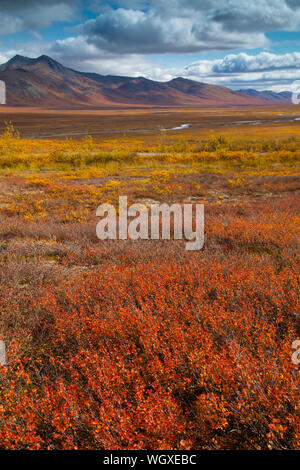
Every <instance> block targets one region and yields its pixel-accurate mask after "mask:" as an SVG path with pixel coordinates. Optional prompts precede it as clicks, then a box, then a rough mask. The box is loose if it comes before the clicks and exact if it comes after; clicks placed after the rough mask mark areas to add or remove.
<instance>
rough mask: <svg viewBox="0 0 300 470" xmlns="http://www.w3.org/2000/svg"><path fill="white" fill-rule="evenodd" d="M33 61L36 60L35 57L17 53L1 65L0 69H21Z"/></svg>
mask: <svg viewBox="0 0 300 470" xmlns="http://www.w3.org/2000/svg"><path fill="white" fill-rule="evenodd" d="M32 62H34V59H30V58H29V57H24V56H22V55H19V54H17V55H15V56H14V57H12V58H11V59H10V60H9V61H8V62H6V64H3V65H1V67H0V70H15V69H21V68H23V67H27V66H28V65H30V64H32Z"/></svg>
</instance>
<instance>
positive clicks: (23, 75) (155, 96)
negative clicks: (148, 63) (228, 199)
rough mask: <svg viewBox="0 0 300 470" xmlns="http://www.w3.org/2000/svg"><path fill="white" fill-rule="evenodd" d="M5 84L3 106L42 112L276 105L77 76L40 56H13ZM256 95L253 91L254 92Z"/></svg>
mask: <svg viewBox="0 0 300 470" xmlns="http://www.w3.org/2000/svg"><path fill="white" fill-rule="evenodd" d="M0 80H3V81H4V82H5V83H6V89H7V104H8V105H12V106H36V107H43V108H49V107H52V108H85V107H94V108H101V107H112V106H186V107H209V106H255V105H263V104H266V103H268V104H270V102H272V101H273V102H277V103H278V100H276V99H273V100H272V99H271V97H270V98H269V96H268V97H267V98H266V96H265V95H261V94H260V92H256V93H257V94H255V93H252V94H251V93H250V92H249V90H246V91H243V92H242V91H233V90H231V89H229V88H225V87H221V86H216V85H208V84H205V83H201V82H196V81H192V80H187V79H184V78H175V79H173V80H170V81H168V82H156V81H153V80H148V79H146V78H144V77H118V76H109V75H108V76H103V75H99V74H96V73H83V72H77V71H75V70H72V69H70V68H67V67H64V66H63V65H62V64H60V63H58V62H57V61H55V60H53V59H51V57H48V56H46V55H42V56H40V57H38V58H36V59H31V58H28V57H23V56H20V55H17V56H15V57H13V58H12V59H10V60H9V61H8V62H7V63H5V64H3V65H1V66H0ZM253 91H254V92H255V90H253Z"/></svg>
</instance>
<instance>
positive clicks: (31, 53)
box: [0, 0, 300, 91]
mask: <svg viewBox="0 0 300 470" xmlns="http://www.w3.org/2000/svg"><path fill="white" fill-rule="evenodd" d="M0 19H1V23H0V24H1V26H0V63H4V62H6V61H7V60H8V59H10V58H11V57H13V56H14V55H16V54H21V55H24V56H27V57H38V56H39V55H42V54H46V55H49V56H50V57H52V58H53V59H56V60H58V61H59V62H61V63H62V64H63V65H66V66H68V67H71V68H73V69H75V70H80V71H85V72H97V73H100V74H103V75H126V76H144V77H146V78H150V79H153V80H158V81H167V80H171V79H172V78H175V77H178V76H181V77H184V78H189V79H192V80H197V81H201V82H205V83H212V84H216V85H223V86H227V87H230V88H233V89H245V88H255V89H257V90H265V89H269V90H274V91H283V90H291V89H293V87H294V86H295V84H294V83H295V81H297V80H300V52H299V51H300V0H115V1H113V0H112V1H106V0H103V1H102V0H100V1H99V0H86V1H83V0H0Z"/></svg>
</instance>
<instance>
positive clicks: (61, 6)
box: [0, 0, 79, 35]
mask: <svg viewBox="0 0 300 470" xmlns="http://www.w3.org/2000/svg"><path fill="white" fill-rule="evenodd" d="M77 4H79V1H77V0H14V1H11V0H1V1H0V11H1V29H0V34H1V35H4V34H13V33H16V32H19V31H26V30H29V31H34V30H39V29H42V28H46V27H48V26H49V25H51V23H53V22H54V21H71V20H73V19H74V18H75V14H76V11H77V9H76V8H77Z"/></svg>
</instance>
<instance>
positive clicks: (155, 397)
mask: <svg viewBox="0 0 300 470" xmlns="http://www.w3.org/2000/svg"><path fill="white" fill-rule="evenodd" d="M6 139H11V140H10V142H15V141H13V138H12V136H11V135H9V136H8V137H7V136H6ZM21 142H22V141H21ZM212 142H215V140H214V141H212V140H208V141H207V142H206V144H203V145H206V147H207V149H206V150H203V152H208V153H210V152H212V153H213V155H215V152H217V151H220V150H218V149H214V148H211V147H210V145H212ZM219 144H220V143H219ZM10 145H19V144H18V143H17V144H13V143H11V144H10ZM22 145H28V143H27V144H25V143H22ZM42 145H46V144H44V143H43V144H42ZM52 145H53V146H54V145H56V144H54V143H53V144H52ZM57 145H58V144H57ZM59 145H62V144H59ZM72 145H75V144H72ZM84 145H88V143H87V142H86V143H85V144H84ZM220 145H223V144H222V142H221V144H220ZM226 145H227V144H226ZM231 145H233V144H231ZM236 145H238V144H236ZM239 145H240V144H239ZM253 145H254V144H253ZM258 145H263V144H262V143H257V146H258ZM270 145H272V144H270ZM285 145H287V144H285ZM289 145H290V146H291V147H292V145H293V143H292V140H291V141H290V144H289ZM88 151H89V150H88V149H87V152H88ZM201 151H202V150H201ZM228 151H229V150H228ZM233 151H234V150H233ZM272 151H273V150H272ZM274 151H275V150H274ZM180 152H183V154H184V152H185V150H182V149H180ZM236 152H237V150H236ZM239 152H240V150H239ZM244 152H245V155H246V154H247V149H244ZM291 152H293V150H291ZM295 152H296V150H295ZM295 152H294V153H295ZM205 155H207V154H205ZM213 155H212V158H215V160H214V162H215V163H214V165H215V167H214V169H211V170H210V172H209V171H208V169H207V168H206V170H205V171H206V173H205V176H203V171H202V170H201V169H199V166H197V164H194V163H193V161H192V158H190V156H189V155H187V157H186V160H185V162H184V164H185V167H182V168H180V169H179V170H178V167H177V166H176V165H177V164H178V159H179V154H177V161H176V162H175V163H176V165H175V166H174V167H172V166H171V163H170V164H169V166H168V170H169V171H167V172H166V168H165V167H164V168H161V167H158V166H157V162H156V163H155V164H154V163H153V162H151V164H150V165H149V163H148V164H147V168H145V167H143V166H141V165H142V164H141V163H140V164H139V165H140V166H139V165H138V163H137V162H135V164H134V165H131V166H129V167H128V168H121V169H120V168H119V170H118V171H116V167H115V166H114V167H113V168H105V169H103V168H102V167H101V168H100V167H97V168H94V170H93V171H94V173H93V171H92V170H91V169H90V168H88V169H87V168H84V169H83V170H82V173H81V174H79V173H73V174H66V173H63V172H62V170H61V172H59V170H57V171H56V173H53V174H51V175H50V176H49V175H48V174H42V173H39V174H36V173H35V174H34V173H30V174H28V173H22V172H21V170H20V171H17V170H16V169H15V170H14V172H9V173H5V172H4V173H3V174H2V192H1V194H0V208H1V214H2V220H3V221H5V224H1V227H0V240H1V245H0V254H1V265H0V312H1V319H0V331H1V339H3V340H4V341H5V342H6V344H7V347H8V365H7V366H3V367H1V369H0V373H1V375H0V447H1V448H2V449H125V450H126V449H251V450H253V449H297V448H299V447H300V445H299V443H300V426H299V415H298V413H299V370H298V367H297V366H296V365H295V364H293V363H292V360H291V355H292V349H291V344H292V342H293V341H294V340H295V339H296V338H297V337H299V334H300V331H299V297H298V289H299V279H298V275H297V273H298V264H297V262H298V237H299V215H298V214H297V210H296V207H297V201H298V199H297V193H296V183H295V179H294V177H295V172H296V170H295V168H294V167H293V165H294V162H292V159H291V161H290V163H289V164H288V166H287V167H284V169H282V168H281V167H280V168H278V167H276V168H275V167H274V168H275V169H274V168H271V167H270V164H271V163H270V162H269V164H268V165H267V167H266V168H267V170H265V173H263V172H261V173H260V174H258V173H257V172H255V171H254V170H253V172H252V173H251V171H250V170H249V168H248V170H247V171H246V170H245V171H244V172H241V171H234V170H233V169H232V168H230V170H228V169H224V166H222V163H220V161H224V158H225V157H224V156H223V157H222V156H220V159H221V160H218V159H217V157H214V156H213ZM247 155H248V156H247V158H248V159H249V158H250V157H249V154H247ZM174 158H175V157H174ZM199 158H200V157H199ZM205 158H209V155H207V156H206V157H205ZM274 158H275V157H274ZM280 158H281V157H280ZM245 159H246V157H245ZM276 159H277V160H276V163H277V164H278V162H279V157H278V156H277V157H276ZM175 160H176V159H175ZM249 161H250V159H249ZM218 162H219V163H218ZM272 162H273V160H272ZM273 163H274V162H273ZM151 165H152V166H151ZM218 165H219V166H218ZM256 170H257V168H256ZM53 171H54V170H53ZM141 175H143V178H144V179H143V181H142V180H141ZM201 175H202V176H201ZM72 178H73V179H72ZM122 178H124V179H122ZM145 178H146V179H145ZM201 178H202V179H201ZM208 180H209V183H207V186H206V183H205V181H208ZM114 181H118V182H117V183H114ZM197 185H198V186H197ZM68 186H69V189H70V191H69V192H68V191H67V188H68ZM126 186H127V188H128V190H129V194H130V197H131V199H132V200H139V198H140V199H141V198H143V197H144V198H146V197H150V196H151V197H154V198H155V199H157V198H159V199H160V200H162V199H164V200H168V201H169V200H181V201H183V200H184V198H186V197H187V195H188V194H194V195H195V196H194V197H195V199H196V200H199V201H200V200H201V201H204V202H205V203H206V205H205V211H206V222H205V235H206V243H205V248H204V250H202V251H199V252H192V253H191V252H189V253H188V252H186V251H185V249H184V246H185V244H184V243H183V242H181V241H172V240H171V241H138V242H131V241H130V240H129V241H119V242H118V241H107V242H100V241H99V240H97V239H96V236H95V218H93V217H94V215H93V211H94V212H95V209H96V207H97V205H96V202H97V201H98V203H100V202H104V201H103V198H104V200H105V201H114V200H115V198H116V196H117V194H118V192H120V187H121V188H122V190H124V188H126ZM212 187H213V188H214V191H215V192H213V191H211V192H209V191H210V190H211V188H212ZM193 191H194V193H193ZM10 194H13V196H10ZM15 198H17V200H18V201H19V202H18V203H16V199H15ZM101 198H102V199H101ZM80 201H81V202H80ZM72 211H74V212H73V213H72ZM55 214H56V216H55ZM66 214H69V215H70V214H73V215H71V216H70V217H69V218H68V219H66V217H65V215H66Z"/></svg>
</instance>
